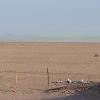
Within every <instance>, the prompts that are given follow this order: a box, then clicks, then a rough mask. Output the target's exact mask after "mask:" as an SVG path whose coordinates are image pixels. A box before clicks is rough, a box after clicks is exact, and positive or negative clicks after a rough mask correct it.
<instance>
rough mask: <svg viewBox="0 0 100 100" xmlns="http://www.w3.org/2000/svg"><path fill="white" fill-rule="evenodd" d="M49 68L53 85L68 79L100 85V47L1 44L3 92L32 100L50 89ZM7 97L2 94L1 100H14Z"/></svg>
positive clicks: (88, 44)
mask: <svg viewBox="0 0 100 100" xmlns="http://www.w3.org/2000/svg"><path fill="white" fill-rule="evenodd" d="M47 68H48V69H49V72H50V82H52V81H56V80H66V79H67V78H68V77H70V78H72V79H78V80H80V79H84V80H92V81H100V44H99V43H0V91H1V92H2V91H3V93H6V92H10V91H13V92H18V93H19V92H21V93H22V94H23V95H25V96H24V99H23V100H33V98H34V95H33V96H32V94H34V91H35V90H38V91H42V90H44V89H47V88H48V86H47V75H46V69H47ZM16 77H17V83H16ZM50 86H52V84H50ZM5 95H6V96H5ZM10 95H12V94H11V93H10ZM26 95H28V96H29V99H27V98H28V96H26ZM30 95H31V96H30ZM8 96H9V94H0V99H2V100H13V96H14V95H12V96H10V97H11V98H12V99H11V98H10V99H7V98H8ZM6 97H7V98H6ZM14 97H15V96H14ZM17 97H18V96H17ZM30 97H31V98H30ZM38 97H39V96H38ZM16 100H20V97H19V99H16ZM21 100H22V99H21Z"/></svg>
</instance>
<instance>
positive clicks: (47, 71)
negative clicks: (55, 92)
mask: <svg viewBox="0 0 100 100" xmlns="http://www.w3.org/2000/svg"><path fill="white" fill-rule="evenodd" d="M47 77H48V80H47V81H48V89H49V85H50V78H49V69H48V68H47Z"/></svg>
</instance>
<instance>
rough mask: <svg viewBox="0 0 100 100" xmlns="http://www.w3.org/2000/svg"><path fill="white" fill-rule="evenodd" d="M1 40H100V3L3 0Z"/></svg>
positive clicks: (99, 0)
mask: <svg viewBox="0 0 100 100" xmlns="http://www.w3.org/2000/svg"><path fill="white" fill-rule="evenodd" d="M0 41H39V42H41V41H53V42H54V41H55V42H57V41H59V42H61V41H62V42H63V41H69V42H70V41H72V42H73V41H75V42H77V41H86V42H87V41H92V42H94V41H96V42H98V41H100V0H0Z"/></svg>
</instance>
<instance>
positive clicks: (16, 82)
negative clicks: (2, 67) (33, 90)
mask: <svg viewBox="0 0 100 100" xmlns="http://www.w3.org/2000/svg"><path fill="white" fill-rule="evenodd" d="M17 78H18V77H17V72H16V75H15V91H16V92H17Z"/></svg>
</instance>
